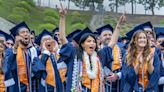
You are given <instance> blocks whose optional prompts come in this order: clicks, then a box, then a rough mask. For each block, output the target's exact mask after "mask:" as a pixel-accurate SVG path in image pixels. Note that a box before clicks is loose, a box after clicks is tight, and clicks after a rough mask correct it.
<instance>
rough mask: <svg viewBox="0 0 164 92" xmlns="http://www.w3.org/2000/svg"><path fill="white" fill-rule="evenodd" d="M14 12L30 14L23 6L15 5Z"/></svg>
mask: <svg viewBox="0 0 164 92" xmlns="http://www.w3.org/2000/svg"><path fill="white" fill-rule="evenodd" d="M12 13H15V14H20V13H21V14H28V13H29V12H28V10H27V9H25V8H21V7H15V8H13V12H12Z"/></svg>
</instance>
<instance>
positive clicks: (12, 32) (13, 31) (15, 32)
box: [10, 22, 30, 37]
mask: <svg viewBox="0 0 164 92" xmlns="http://www.w3.org/2000/svg"><path fill="white" fill-rule="evenodd" d="M20 28H27V29H28V30H29V31H30V29H29V27H28V26H27V24H26V23H25V22H21V23H19V24H18V25H16V26H15V27H13V28H12V29H10V33H11V35H13V37H15V36H16V35H17V34H18V32H19V31H20V30H19V29H20Z"/></svg>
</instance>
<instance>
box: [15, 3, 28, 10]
mask: <svg viewBox="0 0 164 92" xmlns="http://www.w3.org/2000/svg"><path fill="white" fill-rule="evenodd" d="M17 6H18V7H22V8H25V9H27V10H28V11H30V10H31V6H30V4H28V3H27V2H26V1H20V2H18V3H17Z"/></svg>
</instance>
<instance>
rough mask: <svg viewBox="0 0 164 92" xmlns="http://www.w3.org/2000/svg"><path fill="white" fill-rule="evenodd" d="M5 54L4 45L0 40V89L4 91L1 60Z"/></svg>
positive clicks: (2, 60)
mask: <svg viewBox="0 0 164 92" xmlns="http://www.w3.org/2000/svg"><path fill="white" fill-rule="evenodd" d="M4 54H5V45H4V43H3V41H1V42H0V91H1V92H5V90H6V88H5V85H4V73H3V62H4Z"/></svg>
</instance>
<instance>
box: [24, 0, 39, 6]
mask: <svg viewBox="0 0 164 92" xmlns="http://www.w3.org/2000/svg"><path fill="white" fill-rule="evenodd" d="M23 1H26V2H27V3H28V4H29V5H30V6H32V7H36V5H35V2H34V0H23Z"/></svg>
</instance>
